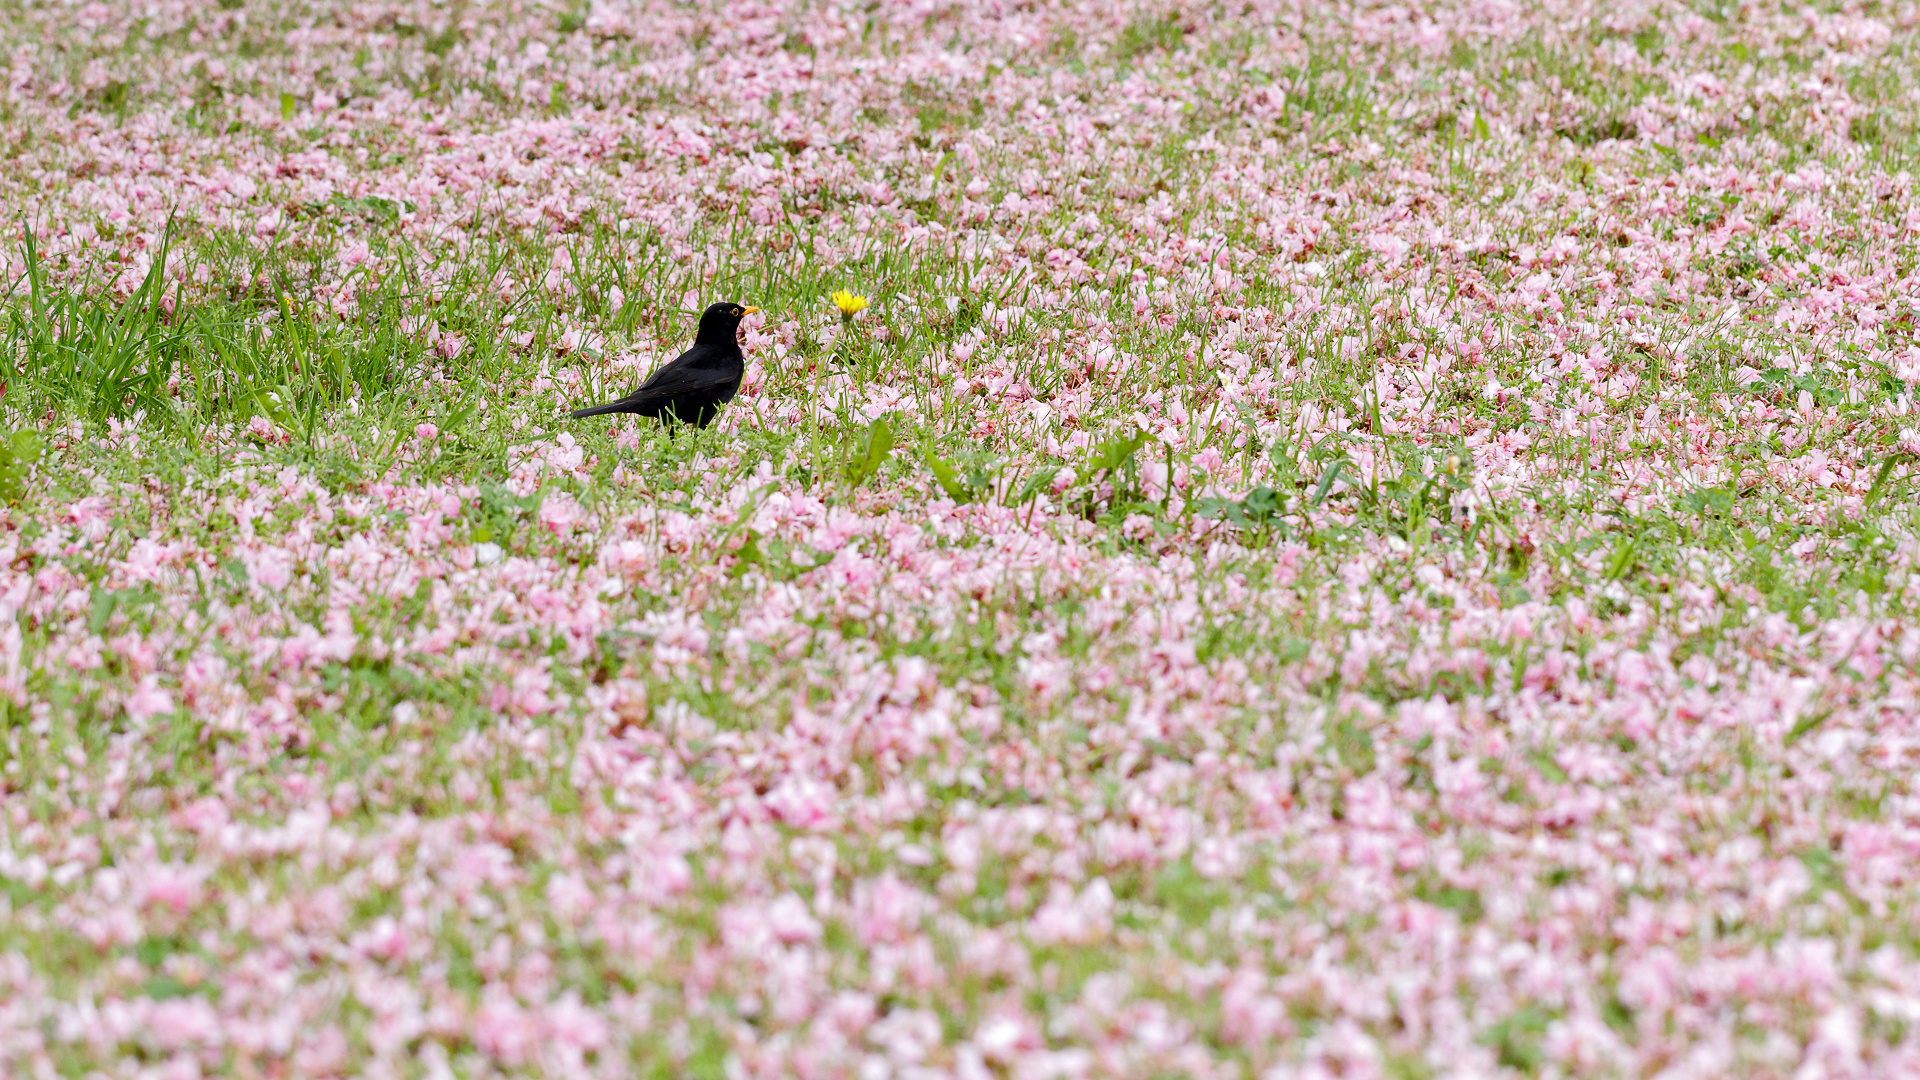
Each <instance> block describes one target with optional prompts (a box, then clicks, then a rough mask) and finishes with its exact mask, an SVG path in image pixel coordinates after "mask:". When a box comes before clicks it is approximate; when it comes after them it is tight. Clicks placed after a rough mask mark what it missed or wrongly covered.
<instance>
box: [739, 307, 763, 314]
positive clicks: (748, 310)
mask: <svg viewBox="0 0 1920 1080" xmlns="http://www.w3.org/2000/svg"><path fill="white" fill-rule="evenodd" d="M759 310H760V309H759V308H757V307H750V308H741V309H740V314H742V315H751V314H753V313H754V312H756V311H759Z"/></svg>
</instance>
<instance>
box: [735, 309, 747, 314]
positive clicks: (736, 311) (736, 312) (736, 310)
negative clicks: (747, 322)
mask: <svg viewBox="0 0 1920 1080" xmlns="http://www.w3.org/2000/svg"><path fill="white" fill-rule="evenodd" d="M733 313H734V314H735V315H745V314H746V312H744V311H741V310H740V309H739V308H734V309H733Z"/></svg>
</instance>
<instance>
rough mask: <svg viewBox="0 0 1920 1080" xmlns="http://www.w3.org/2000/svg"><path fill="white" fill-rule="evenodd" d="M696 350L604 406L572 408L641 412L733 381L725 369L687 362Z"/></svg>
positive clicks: (594, 412)
mask: <svg viewBox="0 0 1920 1080" xmlns="http://www.w3.org/2000/svg"><path fill="white" fill-rule="evenodd" d="M694 355H695V354H694V351H693V350H688V351H687V352H685V353H682V354H681V355H680V356H679V357H678V358H676V359H675V360H674V361H673V362H672V363H669V364H667V365H666V366H665V367H662V368H661V369H660V370H658V371H656V372H654V373H653V376H652V377H651V378H649V379H648V380H647V381H646V382H644V383H641V384H640V389H638V390H635V391H634V392H633V393H631V394H628V395H627V396H626V397H623V398H621V399H620V400H618V401H609V402H607V403H606V404H605V405H594V406H591V407H589V408H585V409H575V410H573V415H574V417H576V418H578V417H582V416H600V415H602V414H604V413H616V412H639V411H640V410H641V409H643V408H645V407H646V406H648V405H653V404H657V403H659V402H663V401H670V400H672V399H673V398H677V397H680V396H681V395H683V394H692V393H698V392H700V391H702V390H712V389H715V388H718V387H721V386H725V385H726V384H727V383H729V382H731V381H733V379H734V378H735V376H734V375H733V374H732V373H730V372H726V371H721V370H718V369H716V368H710V367H695V366H694V365H693V364H692V363H689V362H688V361H690V360H692V359H693V358H694Z"/></svg>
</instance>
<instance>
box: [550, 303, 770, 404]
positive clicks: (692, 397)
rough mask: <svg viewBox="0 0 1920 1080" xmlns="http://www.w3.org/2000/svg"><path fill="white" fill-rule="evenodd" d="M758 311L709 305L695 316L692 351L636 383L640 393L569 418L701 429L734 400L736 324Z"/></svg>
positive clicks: (740, 364) (739, 364)
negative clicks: (637, 419) (630, 417)
mask: <svg viewBox="0 0 1920 1080" xmlns="http://www.w3.org/2000/svg"><path fill="white" fill-rule="evenodd" d="M758 310H760V309H759V308H751V307H742V306H741V305H739V304H732V303H720V304H715V305H713V306H712V307H710V308H708V309H707V310H706V311H705V312H704V313H702V314H701V316H700V329H699V330H697V331H696V332H695V333H694V336H693V348H691V349H688V350H687V351H686V352H683V353H681V354H680V355H679V356H676V357H674V358H673V359H672V360H670V361H668V362H667V363H665V364H663V365H661V367H660V370H658V371H655V372H654V373H653V375H652V376H651V377H649V378H648V379H647V381H646V382H643V383H641V384H640V389H638V390H635V391H634V392H633V393H631V394H628V395H627V396H626V397H623V398H621V399H620V400H618V401H609V402H607V403H606V404H605V405H594V406H591V407H589V408H585V409H575V410H573V415H574V417H575V418H576V419H578V418H579V417H582V416H601V415H603V414H605V413H638V414H640V415H641V416H653V417H658V418H659V419H660V420H661V422H663V423H665V424H667V425H669V426H671V425H673V424H675V423H681V424H694V425H697V426H699V427H706V426H707V424H708V423H709V422H710V421H712V420H713V416H714V414H715V413H717V412H719V411H720V406H722V405H724V404H726V403H727V402H729V401H731V400H733V395H734V393H735V392H736V391H738V390H739V389H740V377H741V376H742V375H744V374H746V369H747V361H746V357H744V356H742V355H741V353H740V340H739V338H738V337H737V336H736V335H737V334H738V333H739V330H740V320H741V319H743V318H746V317H747V316H748V315H750V314H752V313H753V312H756V311H758Z"/></svg>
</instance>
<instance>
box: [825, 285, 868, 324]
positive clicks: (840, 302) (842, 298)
mask: <svg viewBox="0 0 1920 1080" xmlns="http://www.w3.org/2000/svg"><path fill="white" fill-rule="evenodd" d="M833 306H834V307H837V308H839V309H840V316H841V317H842V318H846V319H851V318H853V317H854V316H855V315H858V314H860V313H861V312H863V311H865V310H867V298H866V297H864V296H861V295H860V294H859V293H855V292H848V291H847V290H845V289H835V290H834V291H833Z"/></svg>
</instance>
